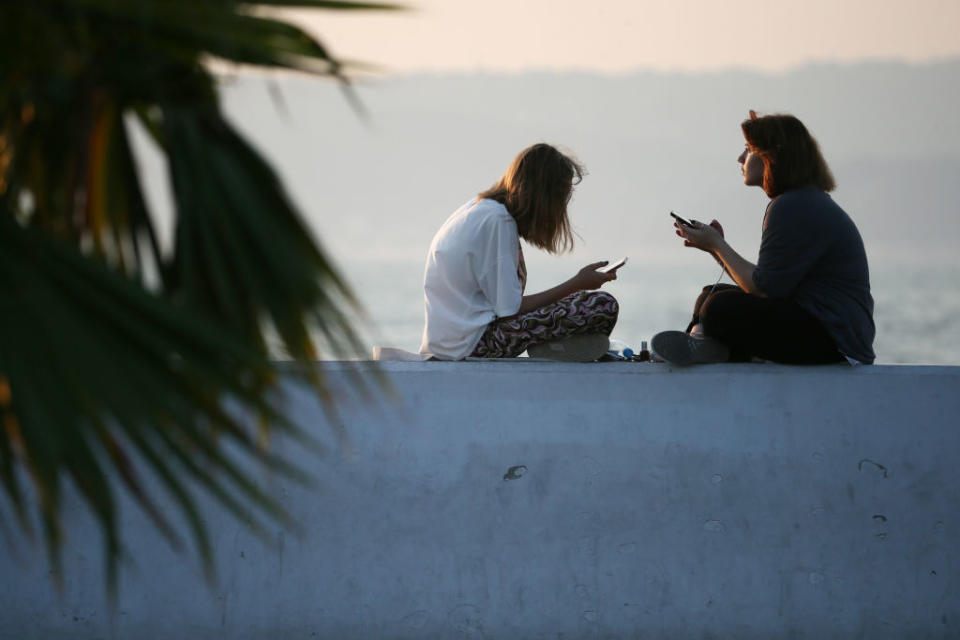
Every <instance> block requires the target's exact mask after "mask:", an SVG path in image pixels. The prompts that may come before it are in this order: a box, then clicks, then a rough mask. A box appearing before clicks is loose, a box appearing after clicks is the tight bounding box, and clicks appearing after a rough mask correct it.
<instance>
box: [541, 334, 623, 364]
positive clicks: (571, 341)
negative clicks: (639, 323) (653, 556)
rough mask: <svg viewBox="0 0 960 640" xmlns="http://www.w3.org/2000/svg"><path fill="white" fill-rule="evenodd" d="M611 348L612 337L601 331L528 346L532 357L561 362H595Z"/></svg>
mask: <svg viewBox="0 0 960 640" xmlns="http://www.w3.org/2000/svg"><path fill="white" fill-rule="evenodd" d="M609 348H610V339H609V338H607V336H605V335H603V334H599V333H591V334H587V335H580V336H570V337H569V338H566V339H564V340H555V341H553V342H541V343H540V344H534V345H531V346H530V347H528V348H527V355H528V356H530V357H531V358H544V359H546V360H559V361H560V362H593V361H595V360H596V359H597V358H599V357H600V356H602V355H603V354H605V353H606V352H607V349H609Z"/></svg>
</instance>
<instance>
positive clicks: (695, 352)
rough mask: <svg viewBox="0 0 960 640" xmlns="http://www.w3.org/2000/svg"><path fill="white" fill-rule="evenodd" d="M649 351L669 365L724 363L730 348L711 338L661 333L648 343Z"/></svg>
mask: <svg viewBox="0 0 960 640" xmlns="http://www.w3.org/2000/svg"><path fill="white" fill-rule="evenodd" d="M650 342H651V344H650V346H651V347H652V349H651V351H652V352H653V353H654V354H656V355H657V356H659V357H661V358H663V359H664V360H666V361H667V362H669V363H670V364H678V365H688V364H711V363H713V362H726V361H727V359H728V358H729V357H730V348H729V347H727V345H725V344H723V343H722V342H720V341H719V340H714V339H713V338H707V337H704V338H694V337H692V336H689V335H687V334H686V333H684V332H683V331H661V332H660V333H658V334H657V335H655V336H653V340H651V341H650Z"/></svg>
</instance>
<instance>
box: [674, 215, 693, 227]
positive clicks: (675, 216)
mask: <svg viewBox="0 0 960 640" xmlns="http://www.w3.org/2000/svg"><path fill="white" fill-rule="evenodd" d="M670 215H671V216H673V219H674V220H676V221H677V222H679V223H680V224H682V225H683V226H685V227H691V228H692V227H693V224H692V223H691V222H690V221H689V220H684V219H683V218H681V217H680V216H678V215H677V214H675V213H674V212H673V211H671V212H670Z"/></svg>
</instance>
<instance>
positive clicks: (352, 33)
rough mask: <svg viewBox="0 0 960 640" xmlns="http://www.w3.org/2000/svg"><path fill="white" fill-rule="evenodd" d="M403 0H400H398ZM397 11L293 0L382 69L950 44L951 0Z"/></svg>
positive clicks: (930, 48)
mask: <svg viewBox="0 0 960 640" xmlns="http://www.w3.org/2000/svg"><path fill="white" fill-rule="evenodd" d="M401 1H402V0H401ZM408 6H410V7H411V10H410V11H407V12H403V13H383V12H379V13H371V12H356V13H352V12H348V13H338V12H304V11H297V12H295V16H294V18H295V20H297V21H298V22H301V24H304V25H305V26H307V28H308V29H309V30H311V31H312V32H314V33H316V34H317V35H319V36H320V37H321V39H322V40H323V41H324V42H325V43H326V44H327V45H328V46H329V47H330V48H331V49H332V51H333V52H334V53H335V54H337V55H339V56H341V57H343V58H350V59H360V60H363V61H366V62H371V63H377V64H380V65H383V66H384V67H385V68H386V69H387V70H389V71H392V72H401V73H402V72H415V71H472V70H484V71H522V70H526V69H556V70H574V69H577V70H591V71H601V72H612V73H616V72H621V71H628V70H632V69H637V68H645V69H656V70H682V71H707V70H716V69H722V68H729V67H747V68H752V69H762V70H767V71H779V70H783V69H786V68H790V67H793V66H797V65H800V64H803V63H806V62H811V61H845V62H848V61H852V60H861V59H875V58H887V59H890V58H894V59H903V60H909V61H917V62H919V61H928V60H932V59H937V58H944V57H950V56H957V55H960V38H958V37H957V33H958V28H960V0H912V1H908V0H896V1H891V0H806V1H805V2H800V1H799V0H786V1H784V0H768V1H766V2H758V1H753V2H746V1H744V0H658V1H657V2H646V1H629V0H483V1H482V2H477V1H476V0H470V1H468V0H415V1H413V2H410V3H408Z"/></svg>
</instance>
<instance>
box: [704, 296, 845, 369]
mask: <svg viewBox="0 0 960 640" xmlns="http://www.w3.org/2000/svg"><path fill="white" fill-rule="evenodd" d="M711 289H713V286H712V285H710V286H706V287H704V288H703V291H702V292H701V293H700V297H699V298H697V303H696V305H694V308H693V319H692V320H691V321H690V324H689V325H688V326H687V331H688V332H689V331H690V329H691V328H692V327H693V325H695V324H697V323H699V324H700V325H701V327H702V328H703V333H704V334H705V335H707V336H710V337H711V338H716V339H717V340H719V341H720V342H723V343H724V344H726V345H727V346H728V347H730V360H731V361H732V362H749V361H750V360H751V359H752V358H754V357H757V358H762V359H764V360H772V361H773V362H781V363H784V364H828V363H831V362H842V361H843V360H844V358H843V355H842V354H841V353H840V352H839V351H838V350H837V345H836V344H835V343H834V341H833V338H831V337H830V334H829V333H827V330H826V329H824V328H823V325H822V324H820V321H819V320H817V319H816V318H815V317H814V316H813V315H812V314H811V313H810V312H808V311H807V310H805V309H804V308H802V307H801V306H800V305H798V304H797V303H796V302H794V301H793V300H789V299H786V298H761V297H760V296H755V295H751V294H749V293H746V292H745V291H743V290H742V289H741V288H740V287H738V286H736V285H732V284H720V285H717V287H716V289H713V291H712V292H711Z"/></svg>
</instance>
